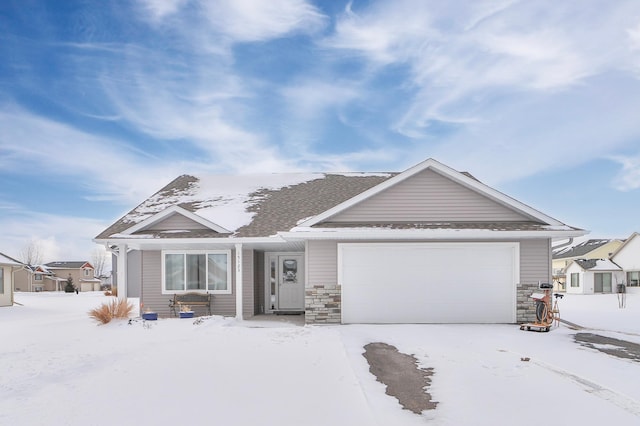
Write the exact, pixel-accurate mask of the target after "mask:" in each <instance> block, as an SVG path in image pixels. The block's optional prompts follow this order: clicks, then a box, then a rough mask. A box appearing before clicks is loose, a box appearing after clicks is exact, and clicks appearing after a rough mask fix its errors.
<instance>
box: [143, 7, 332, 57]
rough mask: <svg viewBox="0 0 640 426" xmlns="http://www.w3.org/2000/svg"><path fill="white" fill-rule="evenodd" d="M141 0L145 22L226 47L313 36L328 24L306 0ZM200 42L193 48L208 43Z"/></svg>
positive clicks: (324, 17)
mask: <svg viewBox="0 0 640 426" xmlns="http://www.w3.org/2000/svg"><path fill="white" fill-rule="evenodd" d="M139 1H140V3H141V5H142V6H143V7H142V10H143V11H144V13H143V19H145V18H146V19H148V20H150V21H151V22H153V23H155V24H158V23H162V24H163V25H170V26H171V27H172V29H173V30H174V31H175V30H177V31H178V32H181V33H182V34H183V35H187V34H190V37H194V36H197V37H198V38H200V36H203V35H205V34H208V36H209V37H212V36H213V37H215V38H217V39H218V40H217V42H218V43H223V44H224V43H229V42H230V43H243V42H256V41H265V40H271V39H276V38H280V37H283V36H286V35H289V34H293V33H304V34H313V33H315V32H317V31H319V30H321V29H323V28H324V27H325V26H326V21H327V18H326V16H324V15H323V14H322V13H321V12H320V11H319V10H318V9H317V8H316V7H315V6H313V5H312V4H310V3H308V2H307V1H305V0H270V1H262V0H217V1H209V0H191V1H189V0H167V1H165V0H139ZM198 34H199V35H198ZM220 37H222V38H220ZM200 40H201V41H202V42H203V43H204V44H199V45H195V46H194V47H196V48H200V47H202V46H203V45H208V44H209V42H207V41H206V37H202V38H200Z"/></svg>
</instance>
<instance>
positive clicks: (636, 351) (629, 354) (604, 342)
mask: <svg viewBox="0 0 640 426" xmlns="http://www.w3.org/2000/svg"><path fill="white" fill-rule="evenodd" d="M574 339H575V341H576V342H577V343H579V344H581V345H582V346H584V347H587V348H590V349H595V350H598V351H600V352H604V353H606V354H608V355H612V356H615V357H618V358H624V359H629V360H631V361H635V362H640V345H639V344H637V343H633V342H628V341H626V340H620V339H615V338H613V337H604V336H600V335H598V334H593V333H577V334H576V335H575V337H574Z"/></svg>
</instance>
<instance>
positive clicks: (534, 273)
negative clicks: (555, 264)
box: [520, 238, 551, 284]
mask: <svg viewBox="0 0 640 426" xmlns="http://www.w3.org/2000/svg"><path fill="white" fill-rule="evenodd" d="M538 281H542V282H548V283H550V282H551V240H550V239H548V238H541V239H535V240H522V241H520V282H521V283H523V284H535V283H537V282H538Z"/></svg>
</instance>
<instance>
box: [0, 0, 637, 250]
mask: <svg viewBox="0 0 640 426" xmlns="http://www.w3.org/2000/svg"><path fill="white" fill-rule="evenodd" d="M0 55H1V57H2V61H0V229H1V230H2V233H1V235H2V237H1V238H0V251H2V252H4V253H6V254H8V255H14V256H18V254H19V252H20V250H21V249H22V248H23V247H24V246H25V245H26V244H28V243H29V242H30V241H32V240H35V241H37V242H38V243H39V244H40V245H41V246H42V247H43V249H44V251H45V259H44V260H45V261H49V260H74V259H89V258H90V255H91V254H90V253H91V251H92V250H93V249H94V248H95V247H96V246H95V244H93V243H92V242H91V238H93V237H94V236H95V235H97V234H98V233H99V232H100V231H101V230H103V229H104V228H105V227H107V226H108V225H109V224H111V223H112V222H113V221H115V220H116V219H117V218H119V217H120V216H121V215H122V214H123V213H125V212H126V211H128V210H130V209H131V208H133V207H135V206H136V205H137V204H138V203H140V202H141V201H143V200H144V199H145V198H146V197H148V196H149V195H151V194H152V193H153V192H155V191H156V190H158V189H159V188H161V187H162V186H164V185H165V184H166V183H168V182H169V181H170V180H172V179H173V178H174V177H176V176H178V175H180V174H183V173H203V172H207V173H250V172H284V171H402V170H404V169H406V168H408V167H410V166H412V165H414V164H416V163H418V162H419V161H421V160H424V159H426V158H429V157H432V158H435V159H437V160H439V161H441V162H443V163H445V164H447V165H449V166H451V167H453V168H455V169H457V170H461V171H469V172H470V173H472V174H474V175H475V176H476V177H477V178H478V179H480V180H481V181H483V182H484V183H487V184H489V185H491V186H493V187H495V188H496V189H498V190H500V191H502V192H505V193H506V194H508V195H511V196H512V197H514V198H516V199H518V200H520V201H522V202H525V203H527V204H529V205H531V206H533V207H535V208H537V209H539V210H542V211H543V212H545V213H546V214H549V215H551V216H553V217H555V218H557V219H559V220H561V221H563V222H565V223H567V224H570V225H573V226H578V227H582V228H585V229H588V230H590V231H591V236H592V237H596V238H609V237H611V238H625V237H627V236H629V235H630V234H631V233H632V232H633V231H640V223H639V222H640V221H639V220H638V212H639V211H640V2H638V1H637V0H629V1H624V0H617V1H615V2H611V1H608V0H602V1H595V0H584V1H580V2H557V1H535V2H531V1H498V0H496V1H473V0H469V1H447V2H443V1H428V0H396V1H359V0H353V1H351V2H347V1H337V0H336V1H316V2H311V1H303V0H271V1H268V2H266V1H261V0H233V1H231V0H229V1H205V0H138V1H134V0H114V1H109V2H104V1H98V0H95V1H94V0H83V1H72V0H68V1H63V2H60V1H54V0H49V1H47V0H4V1H2V2H1V3H0Z"/></svg>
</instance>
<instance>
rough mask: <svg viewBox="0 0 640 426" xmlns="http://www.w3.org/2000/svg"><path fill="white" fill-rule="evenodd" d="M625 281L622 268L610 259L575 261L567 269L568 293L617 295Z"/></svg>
mask: <svg viewBox="0 0 640 426" xmlns="http://www.w3.org/2000/svg"><path fill="white" fill-rule="evenodd" d="M623 281H624V273H623V272H622V268H620V266H618V265H616V264H615V263H613V262H612V261H610V260H609V259H578V260H573V261H571V263H570V264H569V266H567V268H566V282H567V293H572V294H594V293H615V292H616V291H617V285H618V284H622V283H623Z"/></svg>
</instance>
